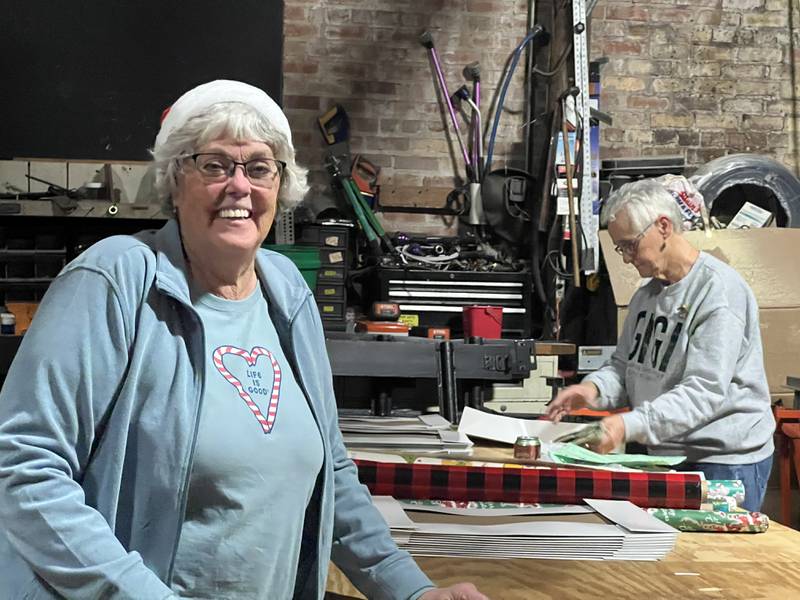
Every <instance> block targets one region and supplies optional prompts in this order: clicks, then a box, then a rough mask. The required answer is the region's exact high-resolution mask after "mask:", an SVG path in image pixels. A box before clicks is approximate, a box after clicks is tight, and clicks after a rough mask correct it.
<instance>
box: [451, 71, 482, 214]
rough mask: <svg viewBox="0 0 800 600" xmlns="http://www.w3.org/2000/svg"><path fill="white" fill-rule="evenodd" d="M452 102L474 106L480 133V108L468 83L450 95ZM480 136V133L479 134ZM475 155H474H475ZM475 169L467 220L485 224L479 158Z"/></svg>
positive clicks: (470, 184) (471, 183) (469, 193)
mask: <svg viewBox="0 0 800 600" xmlns="http://www.w3.org/2000/svg"><path fill="white" fill-rule="evenodd" d="M450 102H451V103H452V104H456V103H458V102H466V103H467V104H469V105H470V107H471V108H472V115H473V117H472V119H473V127H475V130H476V131H478V133H480V130H481V114H480V109H479V108H478V106H477V105H476V104H475V102H473V100H472V96H471V94H470V93H469V90H468V89H467V86H466V85H462V86H461V87H460V88H458V89H457V90H456V91H455V92H453V95H452V96H451V97H450ZM478 138H480V135H479V136H478ZM473 156H474V155H473ZM472 164H473V167H474V168H473V170H472V179H470V181H469V183H468V184H467V188H466V190H467V191H466V194H467V196H468V199H469V216H468V217H467V222H468V223H469V224H470V225H485V224H486V215H485V214H484V210H483V197H482V195H481V183H480V180H479V178H478V173H479V171H480V167H479V165H478V162H477V159H476V160H475V161H474V162H473V163H472Z"/></svg>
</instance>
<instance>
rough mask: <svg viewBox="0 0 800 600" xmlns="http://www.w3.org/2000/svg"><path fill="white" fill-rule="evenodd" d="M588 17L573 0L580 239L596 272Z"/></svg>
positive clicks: (588, 268) (584, 261) (587, 265)
mask: <svg viewBox="0 0 800 600" xmlns="http://www.w3.org/2000/svg"><path fill="white" fill-rule="evenodd" d="M591 1H592V0H590V2H591ZM595 4H596V2H593V3H592V8H594V5H595ZM586 16H587V12H586V3H585V1H584V0H572V33H573V37H572V44H573V46H572V48H573V57H574V63H575V85H576V86H578V89H579V90H580V93H579V94H578V96H577V97H576V98H575V111H576V113H577V114H579V115H580V119H581V127H580V131H581V139H580V151H581V156H582V159H581V185H580V190H581V196H580V203H579V212H580V221H581V229H582V230H583V237H582V238H579V242H581V248H582V249H583V253H582V255H581V266H582V267H583V269H582V270H583V271H584V272H586V273H593V272H595V271H597V268H598V262H599V256H600V251H599V243H598V238H597V230H598V227H599V219H598V217H597V216H596V215H595V214H594V192H593V190H592V151H591V140H590V134H591V121H590V105H589V51H588V44H587V39H586V38H587V26H586ZM576 125H577V123H576ZM576 142H577V140H576ZM572 235H578V233H577V232H572Z"/></svg>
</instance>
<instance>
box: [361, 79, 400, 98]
mask: <svg viewBox="0 0 800 600" xmlns="http://www.w3.org/2000/svg"><path fill="white" fill-rule="evenodd" d="M352 90H353V93H354V94H358V95H362V94H371V95H375V94H380V95H387V96H394V95H396V94H397V92H398V86H397V84H396V83H391V82H388V81H354V82H353V85H352Z"/></svg>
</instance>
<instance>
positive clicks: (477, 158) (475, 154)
mask: <svg viewBox="0 0 800 600" xmlns="http://www.w3.org/2000/svg"><path fill="white" fill-rule="evenodd" d="M464 77H465V79H467V81H471V82H472V102H471V104H472V107H473V110H474V111H475V112H473V113H472V167H473V171H474V173H475V179H476V180H477V181H481V178H482V177H483V165H482V163H483V127H482V125H481V66H480V64H479V63H478V62H477V61H476V62H471V63H469V64H468V65H467V66H466V67H464Z"/></svg>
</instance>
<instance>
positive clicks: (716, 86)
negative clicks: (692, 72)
mask: <svg viewBox="0 0 800 600" xmlns="http://www.w3.org/2000/svg"><path fill="white" fill-rule="evenodd" d="M690 85H691V90H692V91H693V92H695V93H697V94H711V95H713V96H724V97H727V96H730V95H732V94H733V91H734V89H735V87H736V84H735V82H733V81H725V80H722V79H716V78H714V77H697V78H695V79H693V80H692V81H691V82H690Z"/></svg>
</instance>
